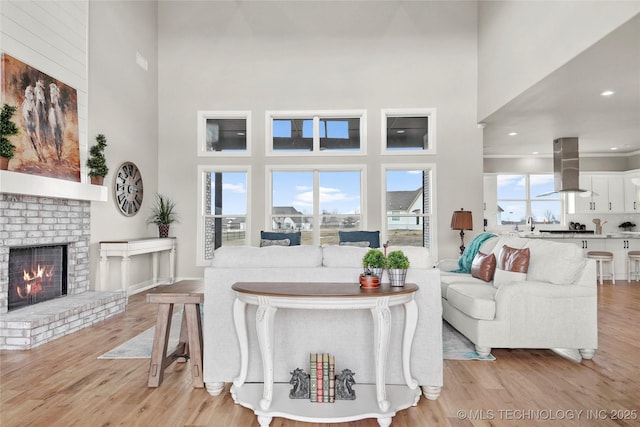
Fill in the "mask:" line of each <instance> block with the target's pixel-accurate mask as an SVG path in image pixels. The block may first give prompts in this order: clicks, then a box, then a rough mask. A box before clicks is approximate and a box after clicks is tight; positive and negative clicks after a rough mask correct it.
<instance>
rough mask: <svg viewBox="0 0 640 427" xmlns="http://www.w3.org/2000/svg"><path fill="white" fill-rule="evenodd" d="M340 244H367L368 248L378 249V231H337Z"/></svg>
mask: <svg viewBox="0 0 640 427" xmlns="http://www.w3.org/2000/svg"><path fill="white" fill-rule="evenodd" d="M338 236H339V237H340V243H343V242H369V247H370V248H379V247H380V232H379V231H338Z"/></svg>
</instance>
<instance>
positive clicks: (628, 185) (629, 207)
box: [624, 172, 640, 213]
mask: <svg viewBox="0 0 640 427" xmlns="http://www.w3.org/2000/svg"><path fill="white" fill-rule="evenodd" d="M634 181H635V182H634ZM636 182H637V184H636ZM624 211H625V212H629V213H640V172H637V173H636V172H634V173H630V174H626V175H625V176H624Z"/></svg>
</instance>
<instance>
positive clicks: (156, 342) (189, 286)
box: [147, 280, 204, 388]
mask: <svg viewBox="0 0 640 427" xmlns="http://www.w3.org/2000/svg"><path fill="white" fill-rule="evenodd" d="M203 302H204V294H203V293H202V282H200V281H192V280H185V281H182V282H179V283H176V284H174V285H169V286H160V287H158V288H156V289H154V290H152V291H150V292H149V293H148V294H147V303H155V304H158V316H157V320H156V330H155V335H154V337H153V348H152V350H151V362H150V364H149V382H148V384H147V385H148V386H149V387H158V386H159V385H160V384H161V383H162V379H163V377H164V370H165V368H166V367H167V366H169V365H171V364H172V363H173V362H175V361H176V360H177V361H186V360H187V359H188V360H190V362H191V376H192V378H193V386H194V387H196V388H203V387H204V381H203V378H202V320H201V317H200V304H202V303H203ZM175 304H184V309H183V312H182V325H181V327H180V338H179V343H178V346H177V347H176V349H175V350H174V351H173V352H172V353H171V354H169V355H167V345H168V344H169V335H170V332H171V318H172V316H173V308H174V305H175Z"/></svg>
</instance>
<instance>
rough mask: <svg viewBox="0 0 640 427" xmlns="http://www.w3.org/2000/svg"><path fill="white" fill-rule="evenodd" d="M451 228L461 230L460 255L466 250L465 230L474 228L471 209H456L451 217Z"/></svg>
mask: <svg viewBox="0 0 640 427" xmlns="http://www.w3.org/2000/svg"><path fill="white" fill-rule="evenodd" d="M451 229H452V230H460V255H462V253H463V252H464V230H473V217H472V216H471V211H465V210H464V209H460V210H459V211H454V212H453V216H452V217H451Z"/></svg>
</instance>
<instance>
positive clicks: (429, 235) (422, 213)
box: [384, 165, 435, 248]
mask: <svg viewBox="0 0 640 427" xmlns="http://www.w3.org/2000/svg"><path fill="white" fill-rule="evenodd" d="M400 167H401V168H400ZM405 167H407V166H406V165H401V166H394V167H393V168H391V167H386V168H385V171H384V176H385V183H386V184H385V185H386V192H385V216H384V217H385V218H386V221H385V222H386V230H385V239H386V240H388V241H389V244H390V245H392V246H424V247H426V248H431V247H433V242H434V238H435V237H434V235H433V230H432V227H431V224H432V223H433V210H432V200H431V194H432V174H433V172H434V166H432V165H427V167H425V165H422V166H417V165H416V166H415V168H407V169H405Z"/></svg>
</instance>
